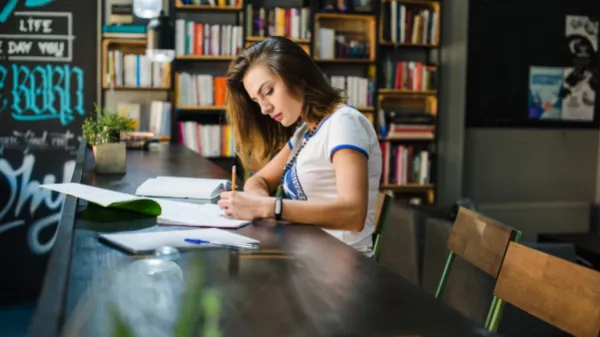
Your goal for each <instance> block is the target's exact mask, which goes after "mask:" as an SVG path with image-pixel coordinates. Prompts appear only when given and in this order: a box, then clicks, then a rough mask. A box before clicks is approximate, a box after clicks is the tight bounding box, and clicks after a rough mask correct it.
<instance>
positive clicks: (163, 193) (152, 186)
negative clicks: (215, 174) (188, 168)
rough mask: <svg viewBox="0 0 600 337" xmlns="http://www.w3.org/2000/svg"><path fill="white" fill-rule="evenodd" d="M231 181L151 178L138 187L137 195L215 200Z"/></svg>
mask: <svg viewBox="0 0 600 337" xmlns="http://www.w3.org/2000/svg"><path fill="white" fill-rule="evenodd" d="M228 183H230V182H229V180H226V179H206V178H185V177H164V176H159V177H156V178H151V179H148V180H146V181H145V182H143V183H142V184H141V185H140V186H138V188H137V190H136V191H135V194H136V195H139V196H148V197H165V198H189V199H213V198H216V197H218V196H219V194H220V193H221V192H222V191H224V190H225V189H226V188H227V185H228Z"/></svg>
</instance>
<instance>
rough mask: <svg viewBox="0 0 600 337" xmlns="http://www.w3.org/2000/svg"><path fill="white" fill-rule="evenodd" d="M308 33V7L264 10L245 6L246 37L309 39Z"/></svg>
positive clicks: (309, 33)
mask: <svg viewBox="0 0 600 337" xmlns="http://www.w3.org/2000/svg"><path fill="white" fill-rule="evenodd" d="M310 31H311V29H310V7H304V8H281V7H275V8H269V9H266V8H263V7H258V8H255V7H254V6H253V5H252V4H248V5H246V35H250V36H259V37H265V36H275V35H276V36H285V37H287V38H290V39H310V37H311V32H310Z"/></svg>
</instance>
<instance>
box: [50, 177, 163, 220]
mask: <svg viewBox="0 0 600 337" xmlns="http://www.w3.org/2000/svg"><path fill="white" fill-rule="evenodd" d="M40 187H41V188H46V189H49V190H52V191H56V192H59V193H64V194H67V195H70V196H73V197H76V198H79V199H84V200H87V201H88V202H91V203H94V204H97V205H100V206H103V207H113V208H118V209H123V210H127V211H132V212H138V213H142V214H147V215H151V216H159V215H160V214H161V213H162V209H161V207H160V204H159V203H158V202H156V201H155V200H153V199H149V198H142V197H138V196H135V195H131V194H127V193H122V192H116V191H111V190H107V189H104V188H99V187H94V186H90V185H84V184H79V183H62V184H44V185H40Z"/></svg>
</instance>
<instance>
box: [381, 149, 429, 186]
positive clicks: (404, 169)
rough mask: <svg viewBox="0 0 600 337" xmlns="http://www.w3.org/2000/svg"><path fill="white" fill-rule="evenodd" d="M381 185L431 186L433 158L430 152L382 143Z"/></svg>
mask: <svg viewBox="0 0 600 337" xmlns="http://www.w3.org/2000/svg"><path fill="white" fill-rule="evenodd" d="M380 147H381V154H382V160H383V163H382V165H383V166H382V172H381V184H383V185H388V184H394V185H406V184H429V183H430V177H431V156H430V153H429V151H427V150H421V149H418V148H416V147H414V146H407V145H397V144H393V143H390V142H381V143H380Z"/></svg>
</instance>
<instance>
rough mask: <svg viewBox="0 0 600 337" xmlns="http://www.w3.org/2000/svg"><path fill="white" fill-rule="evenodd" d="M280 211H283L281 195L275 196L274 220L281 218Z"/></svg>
mask: <svg viewBox="0 0 600 337" xmlns="http://www.w3.org/2000/svg"><path fill="white" fill-rule="evenodd" d="M281 213H283V199H282V198H281V197H276V198H275V220H281Z"/></svg>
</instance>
